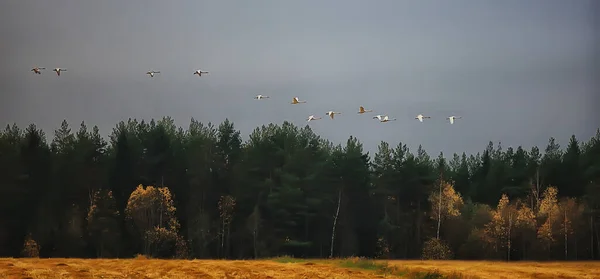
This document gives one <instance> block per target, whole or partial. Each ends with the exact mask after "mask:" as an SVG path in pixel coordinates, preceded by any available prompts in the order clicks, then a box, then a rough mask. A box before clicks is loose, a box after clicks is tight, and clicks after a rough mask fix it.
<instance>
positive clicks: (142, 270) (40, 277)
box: [0, 258, 600, 279]
mask: <svg viewBox="0 0 600 279" xmlns="http://www.w3.org/2000/svg"><path fill="white" fill-rule="evenodd" d="M0 278H11V279H13V278H14V279H17V278H18V279H24V278H29V279H46V278H148V279H154V278H173V279H175V278H177V279H184V278H257V279H266V278H272V279H275V278H290V279H291V278H307V279H308V278H327V279H338V278H339V279H342V278H348V279H350V278H356V279H361V278H424V279H434V278H436V279H437V278H439V279H441V278H482V279H485V278H515V279H518V278H600V262H570V263H534V262H524V263H503V262H486V261H473V262H468V261H388V262H384V261H375V262H374V261H370V260H360V259H356V258H355V259H344V260H296V259H289V258H279V259H273V260H257V261H252V260H249V261H225V260H153V259H120V260H105V259H99V260H95V259H91V260H87V259H11V258H9V259H0Z"/></svg>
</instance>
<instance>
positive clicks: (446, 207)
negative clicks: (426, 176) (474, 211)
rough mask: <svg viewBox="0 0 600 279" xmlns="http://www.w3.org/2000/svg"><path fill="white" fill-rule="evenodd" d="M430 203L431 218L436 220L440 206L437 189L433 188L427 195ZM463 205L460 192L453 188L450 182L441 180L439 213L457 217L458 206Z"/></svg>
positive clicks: (458, 212)
mask: <svg viewBox="0 0 600 279" xmlns="http://www.w3.org/2000/svg"><path fill="white" fill-rule="evenodd" d="M429 202H430V204H431V211H432V212H431V214H430V216H431V219H434V220H437V218H438V210H439V208H440V193H439V190H434V191H432V192H431V193H430V195H429ZM463 205H464V202H463V199H462V197H461V195H460V193H458V192H456V191H455V190H454V187H453V186H452V184H450V183H448V182H446V181H442V206H441V215H442V218H443V217H444V216H451V217H457V216H460V208H461V207H462V206H463Z"/></svg>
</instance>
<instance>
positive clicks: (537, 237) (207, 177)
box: [0, 118, 600, 260]
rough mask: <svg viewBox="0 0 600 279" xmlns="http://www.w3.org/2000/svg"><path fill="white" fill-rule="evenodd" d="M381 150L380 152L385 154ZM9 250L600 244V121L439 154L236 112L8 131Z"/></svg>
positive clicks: (1, 215)
mask: <svg viewBox="0 0 600 279" xmlns="http://www.w3.org/2000/svg"><path fill="white" fill-rule="evenodd" d="M371 157H372V158H371ZM0 199H1V200H0V206H1V207H2V208H1V210H0V256H4V257H6V256H10V257H18V256H29V257H32V256H33V257H36V256H39V257H120V258H124V257H132V256H133V255H135V254H138V253H139V254H146V255H150V256H152V257H165V258H171V257H178V258H238V259H239V258H260V257H270V256H277V255H293V256H296V257H330V256H334V257H346V256H353V255H354V256H365V257H379V258H403V259H404V258H444V259H447V258H456V259H504V260H506V259H510V260H565V259H568V260H575V259H578V260H582V259H597V258H598V256H600V130H599V131H598V132H597V133H596V136H595V137H593V138H592V139H590V140H588V141H586V142H580V141H578V140H577V139H576V138H575V136H573V137H571V140H570V142H569V143H568V145H567V146H566V148H564V149H562V148H561V147H560V146H559V144H558V143H557V142H556V141H555V140H554V139H553V138H551V139H550V140H549V143H548V145H547V146H546V147H545V148H544V149H543V151H540V149H538V148H537V147H533V148H531V149H530V150H525V149H523V148H521V147H517V148H516V149H515V148H512V147H508V148H504V147H501V145H500V144H497V145H494V144H493V143H492V142H490V143H489V145H488V146H487V148H486V149H485V150H483V152H481V153H478V154H473V155H467V154H464V153H463V154H454V155H453V156H450V157H449V158H448V159H446V158H445V157H444V156H443V154H442V153H440V154H439V155H438V156H433V157H430V155H428V154H427V153H426V152H425V150H424V149H423V148H421V147H419V148H418V149H417V150H413V151H410V150H409V149H408V148H407V147H406V145H404V144H401V143H400V144H398V145H397V146H395V147H393V146H390V145H389V144H388V143H386V142H381V144H380V145H379V148H378V152H377V153H376V154H374V156H370V155H369V154H367V153H366V152H364V151H363V147H362V144H361V143H360V142H359V140H358V139H356V138H354V137H350V138H349V139H348V141H347V143H346V144H345V145H334V144H332V143H331V142H329V141H327V140H324V139H322V138H320V137H319V136H317V135H315V134H314V133H313V132H312V131H311V129H310V128H309V127H308V126H306V127H304V128H301V127H296V126H294V125H293V124H290V123H287V122H284V123H283V124H282V125H274V124H270V125H268V126H262V127H260V128H257V129H255V130H254V131H253V133H252V134H251V135H250V138H249V140H248V141H246V142H243V141H242V139H241V136H240V133H239V131H237V130H235V128H234V126H233V123H231V122H229V121H228V120H226V121H225V122H223V123H221V124H220V125H219V126H218V127H216V126H213V125H211V124H208V125H203V124H202V123H200V122H198V121H196V120H193V119H192V121H191V123H190V124H189V127H188V128H187V129H183V128H179V127H176V126H175V125H174V122H173V120H172V119H171V118H163V119H161V120H160V121H156V122H155V121H154V120H152V121H151V122H149V123H148V122H144V121H137V120H131V119H130V120H128V121H127V122H121V123H119V124H118V125H117V126H116V127H115V128H114V129H113V131H112V134H111V135H110V137H109V139H108V140H105V139H103V137H102V136H101V135H100V134H99V132H98V128H97V127H93V128H92V129H88V127H86V125H85V124H84V123H81V126H80V127H79V129H78V130H77V131H75V130H73V131H72V130H71V128H70V127H69V125H68V123H67V122H66V121H63V123H62V125H61V128H60V129H59V130H57V131H55V133H54V138H53V140H52V142H50V143H48V142H46V136H45V134H44V132H43V131H41V130H40V129H38V128H36V126H35V125H33V124H32V125H29V126H28V127H27V128H26V129H20V128H19V127H17V126H16V125H12V126H7V127H6V129H5V130H4V131H3V132H2V133H1V134H0Z"/></svg>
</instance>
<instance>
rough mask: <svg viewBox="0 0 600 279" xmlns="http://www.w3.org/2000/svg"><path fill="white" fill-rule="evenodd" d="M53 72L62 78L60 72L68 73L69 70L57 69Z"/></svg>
mask: <svg viewBox="0 0 600 279" xmlns="http://www.w3.org/2000/svg"><path fill="white" fill-rule="evenodd" d="M52 71H55V72H56V75H58V76H60V72H66V71H67V69H62V68H56V69H54V70H52Z"/></svg>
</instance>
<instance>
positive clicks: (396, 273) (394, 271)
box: [338, 257, 474, 279]
mask: <svg viewBox="0 0 600 279" xmlns="http://www.w3.org/2000/svg"><path fill="white" fill-rule="evenodd" d="M338 266H340V267H344V268H356V269H365V270H371V271H374V272H375V273H377V274H381V275H384V276H385V277H388V276H390V277H400V278H410V279H467V278H469V279H474V278H473V277H466V276H463V275H462V274H460V273H453V274H442V273H440V272H439V271H437V270H433V271H414V270H410V269H408V268H403V267H400V266H396V265H390V264H389V263H388V262H387V261H384V260H383V261H382V260H377V261H376V260H371V259H367V258H357V257H354V258H347V259H342V260H340V261H339V263H338Z"/></svg>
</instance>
